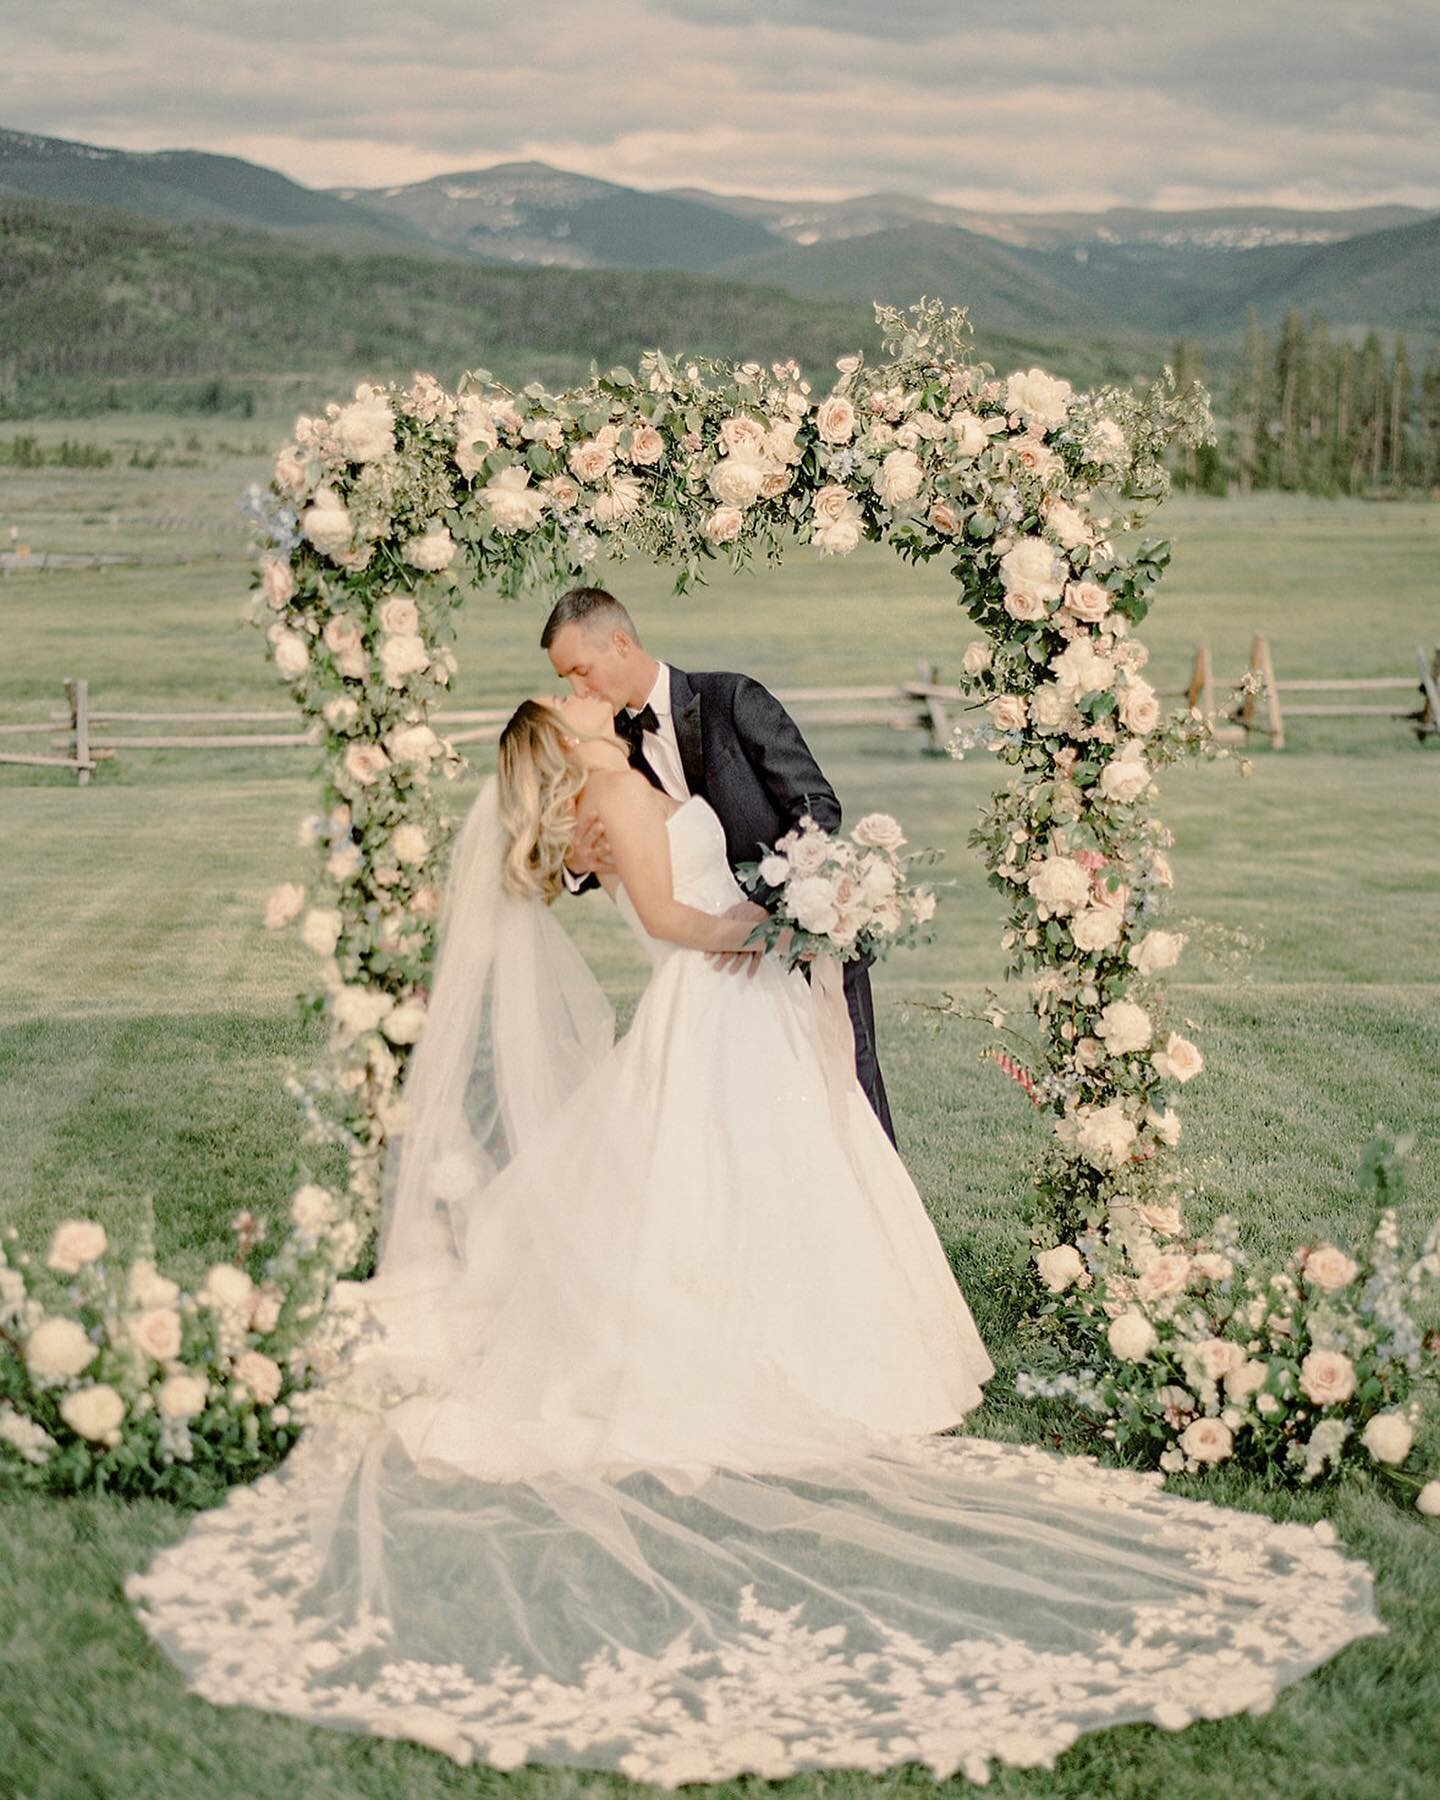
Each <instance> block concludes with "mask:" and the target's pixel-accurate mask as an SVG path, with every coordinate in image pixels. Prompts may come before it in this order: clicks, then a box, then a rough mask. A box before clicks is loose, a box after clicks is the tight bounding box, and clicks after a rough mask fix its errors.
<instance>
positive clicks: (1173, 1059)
mask: <svg viewBox="0 0 1440 1800" xmlns="http://www.w3.org/2000/svg"><path fill="white" fill-rule="evenodd" d="M1150 1061H1151V1064H1152V1065H1153V1067H1154V1069H1155V1072H1156V1074H1157V1075H1159V1076H1160V1077H1161V1079H1162V1080H1165V1081H1180V1082H1185V1081H1189V1080H1191V1079H1192V1077H1194V1076H1196V1075H1198V1074H1199V1073H1200V1071H1201V1070H1202V1069H1203V1068H1204V1067H1205V1058H1204V1057H1203V1056H1202V1055H1201V1054H1200V1052H1199V1051H1198V1050H1197V1049H1196V1047H1195V1046H1194V1044H1192V1043H1191V1042H1190V1040H1189V1038H1183V1037H1181V1035H1180V1033H1179V1032H1178V1031H1172V1032H1171V1033H1170V1035H1169V1037H1168V1038H1166V1040H1165V1046H1164V1048H1163V1049H1161V1050H1152V1051H1151V1053H1150Z"/></svg>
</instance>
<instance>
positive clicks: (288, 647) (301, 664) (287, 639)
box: [271, 631, 310, 681]
mask: <svg viewBox="0 0 1440 1800" xmlns="http://www.w3.org/2000/svg"><path fill="white" fill-rule="evenodd" d="M271 651H272V654H273V655H274V658H275V667H276V669H277V670H278V671H279V673H280V674H281V675H283V676H284V678H285V679H286V681H298V680H299V679H300V677H301V676H302V675H303V674H304V673H305V671H306V670H307V669H308V668H309V667H310V646H309V645H308V644H307V643H306V642H305V640H304V638H303V637H301V635H300V633H299V632H298V631H282V632H281V633H280V634H279V636H278V637H276V639H275V642H274V643H273V645H272V646H271Z"/></svg>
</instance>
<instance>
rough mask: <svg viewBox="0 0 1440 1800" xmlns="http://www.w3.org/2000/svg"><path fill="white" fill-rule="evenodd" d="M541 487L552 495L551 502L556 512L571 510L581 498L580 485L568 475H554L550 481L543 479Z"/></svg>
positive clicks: (544, 491)
mask: <svg viewBox="0 0 1440 1800" xmlns="http://www.w3.org/2000/svg"><path fill="white" fill-rule="evenodd" d="M540 487H541V491H542V492H543V493H546V494H548V495H549V496H550V504H551V505H552V506H553V507H554V508H555V510H556V512H569V510H570V508H571V507H572V506H574V505H575V503H576V501H577V500H578V499H579V498H580V489H579V487H578V486H577V485H576V483H575V482H573V481H572V480H571V479H570V477H569V476H568V475H552V476H551V477H550V478H549V480H548V481H542V482H541V483H540Z"/></svg>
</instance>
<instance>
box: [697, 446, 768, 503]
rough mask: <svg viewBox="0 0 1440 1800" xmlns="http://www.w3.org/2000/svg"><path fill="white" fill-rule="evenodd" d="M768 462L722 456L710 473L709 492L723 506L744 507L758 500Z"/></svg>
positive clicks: (742, 457) (755, 458)
mask: <svg viewBox="0 0 1440 1800" xmlns="http://www.w3.org/2000/svg"><path fill="white" fill-rule="evenodd" d="M769 473H770V468H769V464H768V461H762V460H760V459H759V458H757V457H752V456H722V457H721V458H720V460H719V461H718V462H717V463H716V464H715V467H714V468H713V469H712V470H711V471H710V491H711V493H712V494H714V496H715V498H716V499H717V500H719V501H720V502H721V503H722V505H725V506H739V507H745V506H750V505H753V503H754V502H755V501H756V500H758V499H759V498H760V490H761V488H762V487H763V486H764V485H765V477H766V475H767V474H769Z"/></svg>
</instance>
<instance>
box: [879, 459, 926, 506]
mask: <svg viewBox="0 0 1440 1800" xmlns="http://www.w3.org/2000/svg"><path fill="white" fill-rule="evenodd" d="M923 480H924V470H923V469H922V468H921V466H920V458H919V457H918V456H917V455H916V454H915V452H914V451H913V450H892V451H891V452H890V454H889V455H888V456H887V457H886V458H885V460H884V462H882V463H881V465H880V473H879V474H878V475H877V476H876V477H875V491H876V493H877V494H879V496H880V498H881V499H882V500H883V501H884V503H885V504H886V506H890V507H899V506H908V505H909V504H910V502H911V501H912V500H913V499H914V498H915V496H916V495H917V494H918V493H919V492H920V484H921V482H922V481H923Z"/></svg>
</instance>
